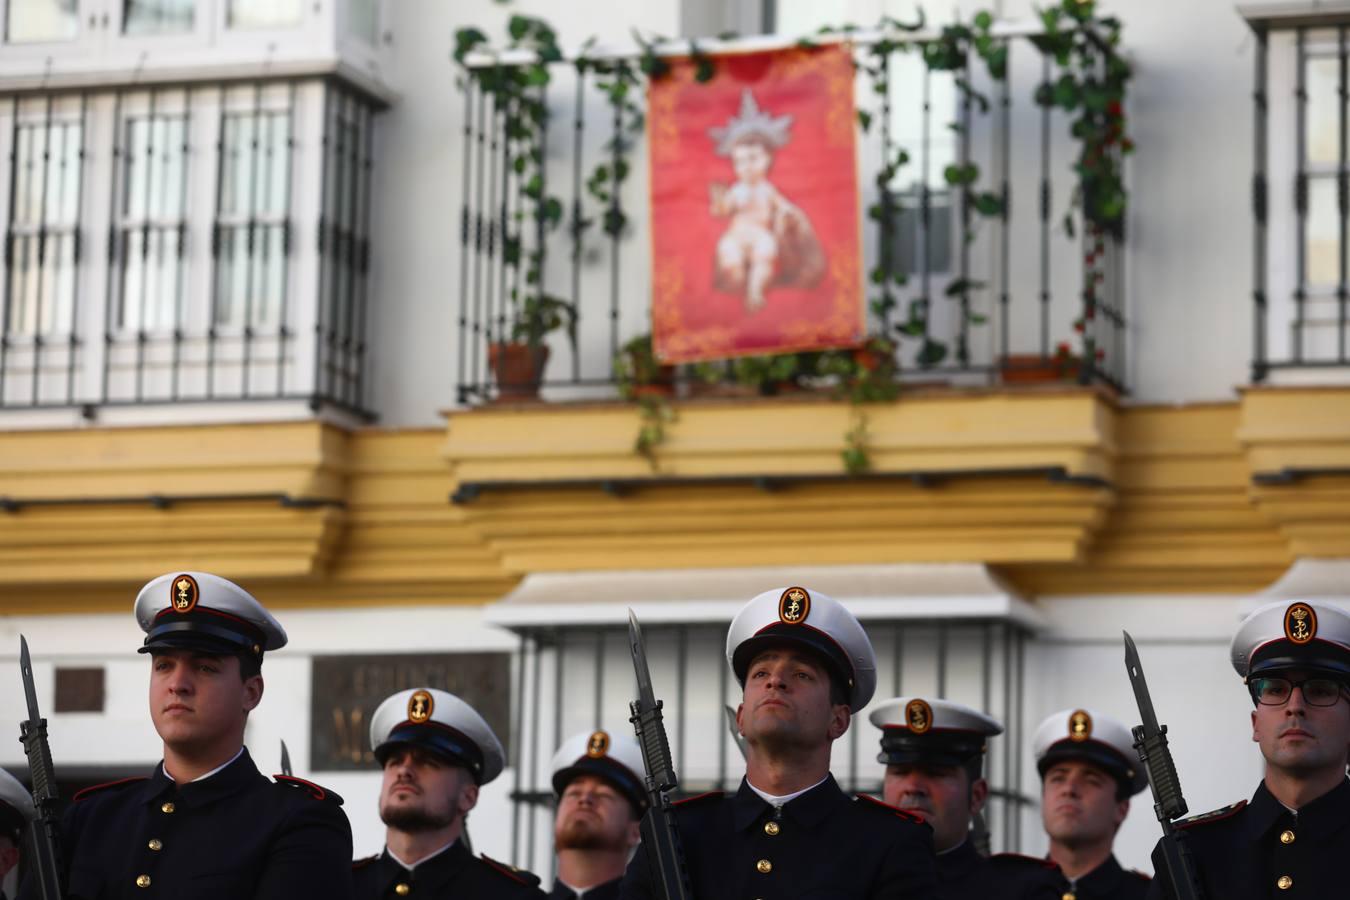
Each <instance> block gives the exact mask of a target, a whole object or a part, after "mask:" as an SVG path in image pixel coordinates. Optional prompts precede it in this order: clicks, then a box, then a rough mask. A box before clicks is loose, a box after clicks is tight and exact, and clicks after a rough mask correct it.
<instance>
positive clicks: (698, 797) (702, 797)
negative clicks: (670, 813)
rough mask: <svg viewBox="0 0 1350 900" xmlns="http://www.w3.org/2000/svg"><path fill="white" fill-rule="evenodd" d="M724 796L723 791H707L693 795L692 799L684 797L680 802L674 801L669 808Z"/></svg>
mask: <svg viewBox="0 0 1350 900" xmlns="http://www.w3.org/2000/svg"><path fill="white" fill-rule="evenodd" d="M724 796H726V794H725V792H724V791H708V792H706V793H703V794H695V795H694V796H692V797H685V798H683V799H681V800H676V801H675V802H674V803H672V804H670V805H671V806H683V805H684V804H686V803H693V802H694V801H695V800H707V799H709V798H712V797H724Z"/></svg>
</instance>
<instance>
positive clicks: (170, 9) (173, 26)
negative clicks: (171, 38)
mask: <svg viewBox="0 0 1350 900" xmlns="http://www.w3.org/2000/svg"><path fill="white" fill-rule="evenodd" d="M196 5H197V3H196V0H126V5H125V6H124V7H123V11H122V31H123V32H125V33H126V34H182V33H183V32H187V31H191V30H192V24H193V20H194V18H195V14H196Z"/></svg>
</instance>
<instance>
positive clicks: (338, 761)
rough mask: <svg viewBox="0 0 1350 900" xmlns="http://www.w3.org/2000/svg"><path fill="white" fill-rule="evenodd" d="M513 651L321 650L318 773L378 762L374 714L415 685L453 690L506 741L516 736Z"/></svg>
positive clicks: (315, 741)
mask: <svg viewBox="0 0 1350 900" xmlns="http://www.w3.org/2000/svg"><path fill="white" fill-rule="evenodd" d="M510 667H511V655H510V654H509V653H436V654H391V655H386V656H316V657H314V660H313V664H312V669H311V676H312V681H311V685H312V686H311V691H310V743H309V747H310V751H309V765H310V769H311V771H315V772H325V771H327V772H350V771H356V770H361V769H366V770H373V769H376V768H378V764H377V763H376V762H375V755H374V754H373V753H371V752H370V717H371V714H372V713H374V712H375V707H377V706H379V705H380V703H381V701H383V700H384V699H385V698H386V697H388V696H389V695H390V694H393V693H396V692H398V691H402V690H406V689H407V688H414V687H433V688H437V689H439V690H443V691H449V692H450V693H452V694H454V695H455V696H457V697H459V698H460V699H462V700H463V701H464V702H465V703H468V704H469V705H470V706H472V707H473V708H474V709H476V710H478V712H479V714H480V715H482V717H483V718H484V719H486V720H487V723H488V725H490V726H492V730H493V732H494V733H496V735H497V738H498V739H499V740H500V741H501V742H502V746H504V747H506V748H507V759H510V753H511V751H510V747H509V746H508V740H509V738H510V737H511V728H510V726H511V669H510Z"/></svg>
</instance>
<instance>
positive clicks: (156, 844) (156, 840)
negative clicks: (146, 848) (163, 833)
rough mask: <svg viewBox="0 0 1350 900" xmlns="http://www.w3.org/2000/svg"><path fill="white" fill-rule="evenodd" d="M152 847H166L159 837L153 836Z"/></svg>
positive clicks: (152, 848)
mask: <svg viewBox="0 0 1350 900" xmlns="http://www.w3.org/2000/svg"><path fill="white" fill-rule="evenodd" d="M150 849H151V850H163V849H164V844H163V843H162V842H161V841H160V839H159V838H151V839H150Z"/></svg>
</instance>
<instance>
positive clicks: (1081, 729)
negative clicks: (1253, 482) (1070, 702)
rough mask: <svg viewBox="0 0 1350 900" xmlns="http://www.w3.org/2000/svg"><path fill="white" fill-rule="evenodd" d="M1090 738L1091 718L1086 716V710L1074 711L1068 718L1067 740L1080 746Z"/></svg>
mask: <svg viewBox="0 0 1350 900" xmlns="http://www.w3.org/2000/svg"><path fill="white" fill-rule="evenodd" d="M1090 737H1092V716H1090V715H1088V714H1087V710H1084V709H1077V710H1074V712H1073V715H1071V716H1069V740H1071V741H1073V742H1075V743H1080V744H1081V743H1082V742H1083V741H1086V740H1087V739H1088V738H1090Z"/></svg>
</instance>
